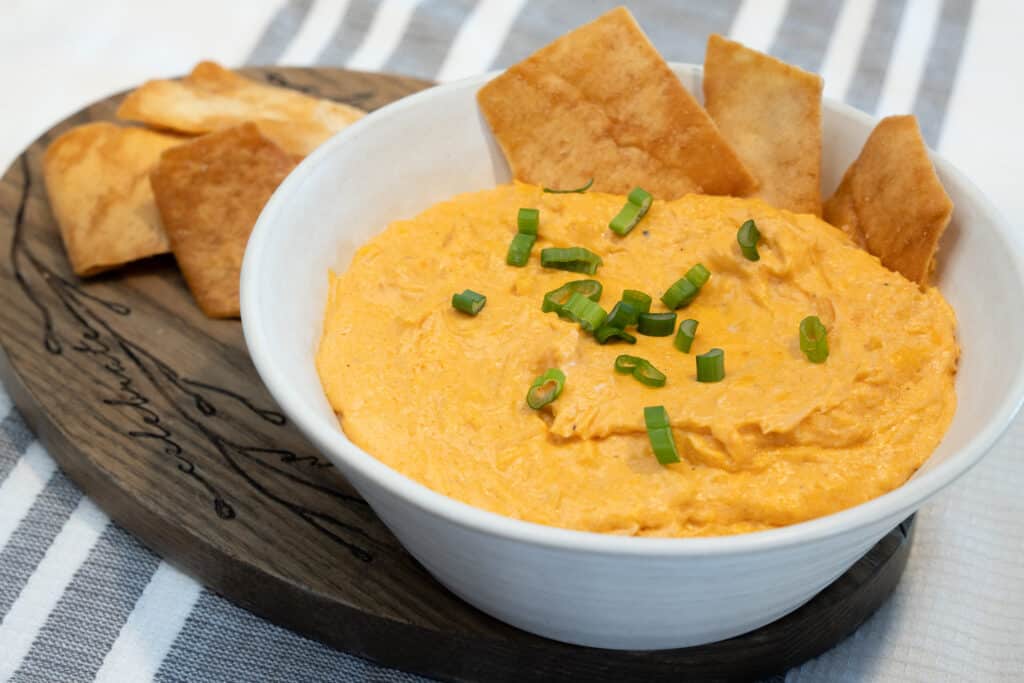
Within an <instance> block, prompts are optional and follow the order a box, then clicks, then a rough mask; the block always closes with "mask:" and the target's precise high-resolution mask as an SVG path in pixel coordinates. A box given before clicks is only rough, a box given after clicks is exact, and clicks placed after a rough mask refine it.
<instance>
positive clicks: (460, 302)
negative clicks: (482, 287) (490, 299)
mask: <svg viewBox="0 0 1024 683" xmlns="http://www.w3.org/2000/svg"><path fill="white" fill-rule="evenodd" d="M486 303H487V297H486V296H484V295H483V294H477V293H476V292H474V291H473V290H472V289H467V290H466V291H464V292H463V293H462V294H452V306H453V307H455V310H457V311H462V312H463V313H468V314H469V315H476V314H477V313H479V312H480V309H482V308H483V307H484V304H486Z"/></svg>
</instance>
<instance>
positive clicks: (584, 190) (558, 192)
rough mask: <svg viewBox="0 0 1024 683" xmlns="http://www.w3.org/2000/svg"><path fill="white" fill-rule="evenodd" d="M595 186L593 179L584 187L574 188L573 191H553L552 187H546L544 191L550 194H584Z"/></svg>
mask: <svg viewBox="0 0 1024 683" xmlns="http://www.w3.org/2000/svg"><path fill="white" fill-rule="evenodd" d="M593 184H594V179H593V178H591V179H590V180H588V181H587V182H586V183H584V184H583V185H580V186H579V187H574V188H573V189H571V190H553V189H551V188H550V187H545V188H544V191H545V192H548V193H550V194H573V193H578V194H582V193H584V192H586V191H587V190H589V189H590V186H591V185H593Z"/></svg>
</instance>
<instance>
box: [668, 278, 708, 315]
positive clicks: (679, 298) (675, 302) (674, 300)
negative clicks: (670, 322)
mask: <svg viewBox="0 0 1024 683" xmlns="http://www.w3.org/2000/svg"><path fill="white" fill-rule="evenodd" d="M698 293H700V288H699V287H697V286H696V285H694V284H693V283H692V282H690V281H689V280H688V279H686V278H685V277H681V278H679V279H678V280H676V281H675V283H674V284H673V285H672V286H671V287H669V288H668V289H667V290H666V291H665V293H664V294H662V295H661V303H663V304H665V308H667V309H669V310H675V309H677V308H682V307H683V306H689V305H690V302H692V301H693V300H694V299H696V298H697V294H698Z"/></svg>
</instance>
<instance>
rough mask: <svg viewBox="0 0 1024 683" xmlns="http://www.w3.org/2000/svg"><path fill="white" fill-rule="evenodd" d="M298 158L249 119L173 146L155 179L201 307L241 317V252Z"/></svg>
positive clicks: (211, 312)
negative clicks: (283, 148) (261, 214)
mask: <svg viewBox="0 0 1024 683" xmlns="http://www.w3.org/2000/svg"><path fill="white" fill-rule="evenodd" d="M294 167H295V159H294V158H293V157H292V156H291V155H290V154H288V153H287V152H285V151H284V150H282V149H281V148H280V147H278V146H277V145H275V144H274V143H273V142H272V141H271V140H269V139H267V138H266V137H264V136H263V135H262V134H261V133H260V131H259V128H257V127H256V125H255V124H253V123H246V124H242V125H240V126H235V127H233V128H228V129H225V130H222V131H219V132H216V133H211V134H209V135H206V136H203V137H201V138H197V139H196V140H195V141H193V142H190V143H188V144H185V145H181V146H180V147H176V148H174V149H171V150H169V151H168V152H167V153H166V154H164V155H163V157H162V158H161V159H160V163H159V164H157V166H156V168H155V169H153V173H152V174H151V176H150V180H151V182H152V185H153V193H154V194H155V195H156V203H157V207H158V208H159V209H160V216H161V218H162V219H163V222H164V226H165V228H166V230H167V235H168V236H169V237H170V240H171V248H172V249H173V250H174V256H175V258H177V260H178V265H179V266H180V267H181V272H182V274H184V276H185V281H186V282H187V283H188V286H189V289H191V290H192V295H193V296H194V297H195V299H196V302H197V303H198V304H199V307H200V308H201V309H202V310H203V312H204V313H206V315H208V316H210V317H211V318H229V317H237V316H238V314H239V300H238V281H239V275H240V273H241V269H242V256H243V255H244V253H245V245H246V242H248V240H249V233H251V232H252V228H253V226H254V225H255V224H256V219H257V218H258V217H259V215H260V211H262V210H263V205H264V204H266V202H267V200H268V199H270V195H271V194H273V192H274V190H275V189H276V188H277V186H278V184H280V182H281V181H282V180H284V178H285V176H286V175H288V173H289V172H290V171H291V170H292V168H294Z"/></svg>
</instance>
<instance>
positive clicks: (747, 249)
mask: <svg viewBox="0 0 1024 683" xmlns="http://www.w3.org/2000/svg"><path fill="white" fill-rule="evenodd" d="M760 239H761V233H760V231H758V229H757V224H756V223H755V222H754V221H752V220H750V221H747V222H746V223H744V224H743V225H741V226H740V229H739V231H738V232H737V233H736V241H737V242H739V243H740V251H742V252H743V256H744V257H745V258H746V259H747V260H748V261H757V260H759V259H760V258H761V255H760V254H758V253H757V242H758V240H760Z"/></svg>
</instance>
